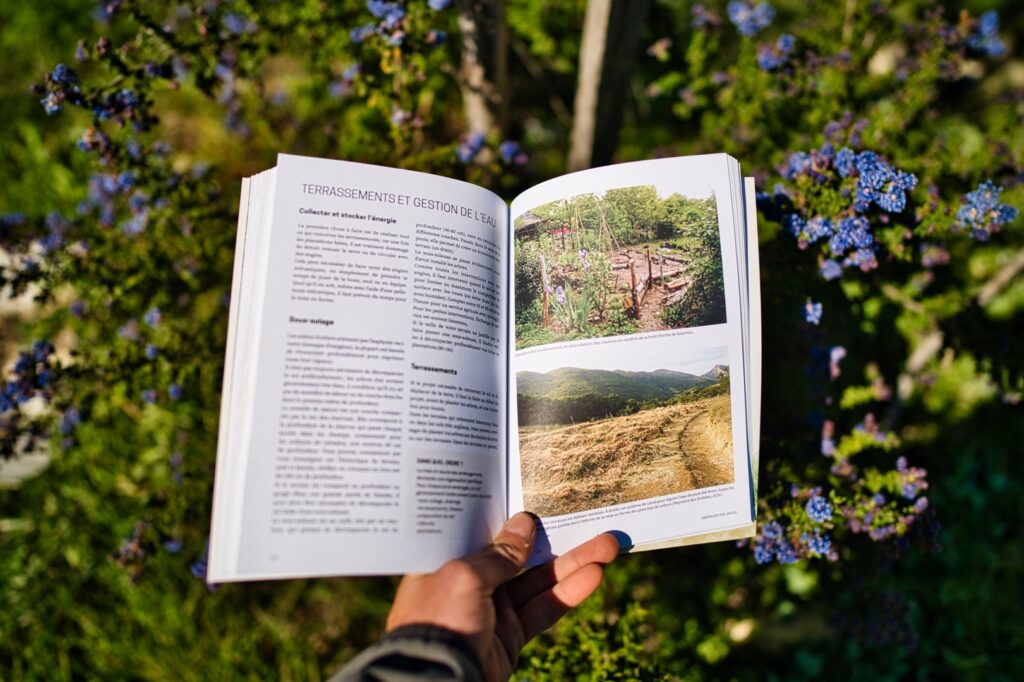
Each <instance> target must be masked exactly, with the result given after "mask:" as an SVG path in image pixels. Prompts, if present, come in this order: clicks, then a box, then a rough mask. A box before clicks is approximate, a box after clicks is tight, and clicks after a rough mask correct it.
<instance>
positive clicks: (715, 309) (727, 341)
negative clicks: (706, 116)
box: [509, 155, 753, 563]
mask: <svg viewBox="0 0 1024 682" xmlns="http://www.w3.org/2000/svg"><path fill="white" fill-rule="evenodd" d="M511 216H512V226H513V229H514V246H513V249H514V253H513V261H514V268H515V269H514V282H513V288H514V301H513V303H512V310H513V313H512V316H513V319H514V322H515V328H514V337H515V348H516V350H515V353H514V356H513V357H512V358H511V359H510V363H511V366H512V370H511V371H510V383H511V386H510V391H512V392H514V395H515V396H516V405H514V406H510V407H511V410H510V434H512V437H511V438H510V450H511V452H510V464H509V470H510V476H509V505H510V511H513V512H514V511H517V510H519V509H527V510H530V511H533V512H534V513H537V514H538V515H539V516H540V517H541V519H542V524H543V527H544V529H545V533H544V537H543V538H542V541H541V542H539V543H538V548H537V552H536V555H535V557H534V558H533V563H538V562H540V561H543V560H545V559H547V558H549V557H550V556H552V555H558V554H561V553H564V552H565V551H567V550H568V549H570V548H572V547H573V546H575V545H576V544H579V543H580V542H582V541H584V540H586V539H588V538H590V537H592V536H593V535H595V534H597V533H600V532H607V531H612V532H615V533H616V534H617V535H618V536H619V538H620V542H621V543H622V544H623V545H624V546H637V545H644V544H650V543H657V542H660V541H664V540H668V539H670V538H678V537H682V536H695V535H701V534H709V533H716V532H720V531H728V530H730V529H737V528H741V527H744V526H748V525H749V524H750V522H751V521H752V520H753V505H752V487H751V473H750V449H751V448H750V442H749V439H748V432H749V429H750V425H751V419H750V416H751V415H750V413H749V401H748V392H749V386H748V379H747V377H748V367H747V364H748V357H747V356H748V352H747V348H748V346H749V342H747V341H745V338H746V335H747V333H748V332H747V330H748V329H749V324H750V320H749V319H747V311H746V310H745V308H746V306H747V305H748V300H747V297H748V292H747V291H746V290H747V287H748V279H747V254H746V247H745V241H746V233H745V230H746V225H745V215H744V203H743V193H742V179H741V177H740V175H739V168H738V164H736V162H735V160H733V159H731V158H730V157H727V156H725V155H710V156H703V157H687V158H677V159H659V160H653V161H643V162H636V163H630V164H621V165H617V166H611V167H606V168H598V169H592V170H588V171H582V172H579V173H574V174H572V175H568V176H565V177H562V178H558V179H556V180H552V181H549V182H546V183H543V184H542V185H538V186H537V187H534V188H532V189H530V190H528V191H527V192H525V193H524V194H522V195H520V196H519V197H517V198H516V200H515V201H514V202H513V204H512V210H511Z"/></svg>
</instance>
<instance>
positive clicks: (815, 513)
mask: <svg viewBox="0 0 1024 682" xmlns="http://www.w3.org/2000/svg"><path fill="white" fill-rule="evenodd" d="M804 511H806V512H807V516H808V517H809V518H810V519H811V521H814V522H815V523H825V522H826V521H829V520H831V519H832V505H831V504H829V501H828V500H826V499H825V498H824V497H822V496H821V495H815V496H814V497H812V498H811V499H809V500H807V505H806V506H805V507H804Z"/></svg>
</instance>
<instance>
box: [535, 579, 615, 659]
mask: <svg viewBox="0 0 1024 682" xmlns="http://www.w3.org/2000/svg"><path fill="white" fill-rule="evenodd" d="M602 578H604V568H603V567H602V566H601V565H600V564H587V565H586V566H583V567H581V568H580V569H579V570H578V571H576V572H575V573H573V574H572V575H570V576H568V577H566V578H565V579H564V580H561V581H559V582H558V583H556V584H555V585H554V587H552V588H551V589H550V590H545V591H544V592H541V593H540V594H538V595H537V596H535V597H534V598H533V599H531V600H530V601H528V602H526V604H524V605H523V607H522V608H521V609H519V621H520V622H521V623H522V625H523V634H524V635H525V636H526V641H527V642H529V641H530V640H531V639H533V638H534V637H536V636H537V635H539V634H540V633H541V632H543V631H544V630H547V629H548V628H549V627H551V626H552V625H554V624H555V623H556V622H558V619H559V618H561V617H562V616H564V615H565V614H566V613H568V612H569V610H570V609H572V608H573V607H575V606H577V605H579V604H580V603H581V602H582V601H583V600H584V599H586V598H587V597H589V596H590V595H592V594H593V593H594V590H596V589H597V587H598V586H599V585H600V584H601V580H602Z"/></svg>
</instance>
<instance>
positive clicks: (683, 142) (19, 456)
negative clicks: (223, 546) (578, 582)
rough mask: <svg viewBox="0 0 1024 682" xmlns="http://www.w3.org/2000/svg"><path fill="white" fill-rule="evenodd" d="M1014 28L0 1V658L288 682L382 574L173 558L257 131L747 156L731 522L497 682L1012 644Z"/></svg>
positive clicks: (195, 463) (834, 665)
mask: <svg viewBox="0 0 1024 682" xmlns="http://www.w3.org/2000/svg"><path fill="white" fill-rule="evenodd" d="M1022 38H1024V6H1022V5H1021V4H1020V3H1015V2H1012V1H1010V0H1006V1H1003V2H1000V1H998V0H996V1H992V2H982V1H980V0H979V1H974V0H965V1H964V2H960V3H957V2H941V3H935V2H930V1H923V0H888V1H887V0H878V1H874V2H871V1H868V0H843V1H842V2H797V1H795V0H792V1H791V0H774V1H772V2H770V3H745V2H731V3H725V2H705V3H703V4H698V3H692V2H683V1H676V0H636V1H633V2H626V1H625V0H617V1H615V0H604V1H591V2H589V3H588V2H584V1H582V0H557V1H554V2H540V1H539V0H522V1H513V0H493V1H490V0H479V1H476V2H469V1H466V2H452V1H450V0H423V1H418V0H409V1H408V2H377V1H371V2H362V1H358V2H357V1H355V0H343V1H338V2H326V1H323V2H321V1H315V0H297V1H296V2H288V3H283V2H277V1H274V0H262V1H260V0H236V1H220V0H207V1H205V2H202V1H196V0H189V1H186V2H156V1H152V2H150V1H146V0H111V1H110V2H105V3H104V2H97V1H96V0H53V1H52V2H36V3H28V2H4V3H3V4H2V5H0V43H2V49H3V56H4V58H3V60H2V63H0V74H2V78H0V111H2V114H3V118H2V122H0V159H2V161H0V249H2V250H0V288H2V292H3V300H2V302H0V355H2V371H3V373H4V376H3V379H4V382H3V386H4V389H3V392H2V394H0V679H10V680H34V679H48V680H50V679H185V680H190V679H235V678H278V679H286V680H312V679H320V678H324V677H327V676H329V675H330V674H331V673H332V672H333V671H334V670H335V669H336V668H337V667H338V665H340V664H341V663H342V662H344V661H345V660H347V659H349V658H351V657H352V656H353V655H354V654H355V653H356V652H357V651H359V650H360V649H361V648H362V647H364V646H366V645H367V644H369V643H370V642H371V641H373V639H375V638H376V637H377V636H378V635H379V634H380V633H381V628H382V625H383V622H384V617H385V615H386V612H387V608H388V606H389V603H390V597H391V595H392V592H393V588H394V585H395V580H394V579H391V578H372V579H370V578H367V579H330V580H304V581H285V582H279V583H265V584H247V585H227V586H220V587H215V586H210V585H207V583H206V582H205V580H204V577H205V553H206V543H207V533H208V528H209V511H210V494H211V490H212V478H213V460H214V452H215V448H216V430H217V420H218V410H219V401H220V380H221V372H222V369H223V349H224V338H225V333H226V311H227V308H226V305H227V301H228V297H229V296H230V278H231V265H232V259H233V247H234V232H235V222H236V218H237V197H238V191H239V183H240V180H241V178H242V177H243V176H246V175H249V174H252V173H255V172H258V171H261V170H264V169H266V168H269V167H271V166H273V165H274V163H275V156H276V154H277V153H278V152H291V153H296V154H308V155H316V156H326V157H333V158H342V159H349V160H355V161H365V162H370V163H378V164H384V165H391V166H397V167H403V168H411V169H416V170H423V171H427V172H432V173H438V174H444V175H448V176H451V177H457V178H462V179H466V180H469V181H471V182H475V183H477V184H480V185H483V186H486V187H488V188H490V189H492V190H493V191H495V192H498V193H500V194H502V195H503V196H505V197H506V198H509V199H510V198H511V197H513V196H514V195H515V194H516V193H517V192H519V191H521V190H522V189H525V188H526V187H529V186H531V185H532V184H534V183H536V182H538V181H541V180H544V179H547V178H550V177H553V176H555V175H559V174H562V173H564V172H567V171H570V170H576V169H580V168H586V167H589V166H595V165H603V164H607V163H612V162H620V161H630V160H636V159H645V158H653V157H657V156H672V155H682V154H698V153H711V152H728V153H730V154H733V155H734V156H736V157H737V158H738V159H739V160H740V161H741V163H742V165H743V170H744V172H745V173H746V174H748V175H754V176H755V177H756V178H757V180H758V189H759V191H760V192H761V194H760V195H759V204H758V208H759V211H760V214H759V220H760V232H761V236H760V239H761V244H760V249H761V252H760V258H761V264H762V281H761V286H762V295H763V299H764V308H763V317H764V325H765V327H764V330H763V335H764V340H765V355H764V365H765V366H764V378H763V382H764V406H763V417H762V434H761V442H762V448H761V458H762V463H761V472H760V479H759V492H760V514H761V517H762V526H761V531H760V532H759V535H758V537H757V538H755V539H754V540H752V541H751V542H748V543H745V544H744V545H742V546H736V545H734V544H731V543H720V544H716V545H711V546H699V547H690V548H684V549H674V550H667V551H660V552H655V553H650V554H640V555H634V556H627V557H622V558H621V559H620V560H619V561H618V562H617V563H616V564H615V565H614V566H613V567H611V568H610V569H609V570H608V573H607V579H606V583H605V585H604V586H603V587H602V589H601V591H600V592H599V593H598V594H597V595H596V596H595V597H593V598H592V599H591V600H589V601H588V602H587V603H586V604H585V605H584V606H582V607H581V608H580V609H578V610H577V611H576V612H574V613H573V614H572V615H570V616H569V617H567V618H566V619H564V620H563V621H562V622H561V623H560V624H559V625H558V626H557V627H556V628H554V629H553V630H552V631H550V632H549V633H546V634H545V635H543V636H542V637H540V638H539V639H538V640H537V641H536V642H534V643H533V644H531V645H530V646H529V647H528V648H527V650H526V651H525V652H524V654H523V657H522V659H521V662H520V666H519V668H518V670H517V673H516V676H517V678H518V679H531V680H532V679H551V680H565V679H579V680H590V679H594V680H601V679H683V680H717V679H758V680H761V679H787V680H788V679H797V680H799V679H820V678H822V677H828V678H832V679H849V680H860V679H871V680H876V679H957V680H960V679H967V680H1011V679H1019V678H1020V677H1021V675H1022V673H1024V653H1022V652H1024V618H1022V616H1021V614H1020V611H1019V607H1018V604H1019V603H1020V601H1021V599H1022V598H1024V595H1022V593H1021V586H1022V584H1024V575H1022V567H1024V541H1022V538H1021V534H1020V532H1019V525H1020V523H1021V522H1022V521H1024V497H1022V496H1021V494H1020V485H1021V483H1022V480H1024V478H1022V470H1021V457H1020V454H1021V448H1020V443H1021V442H1024V419H1022V415H1021V409H1022V408H1021V406H1020V400H1021V395H1022V392H1024V374H1022V371H1024V352H1022V351H1024V347H1022V342H1021V334H1020V332H1021V329H1022V324H1021V321H1022V319H1024V318H1022V309H1024V277H1022V274H1021V272H1022V270H1024V237H1022V230H1024V221H1022V219H1021V217H1020V212H1019V211H1020V209H1021V208H1024V126H1022V120H1024V61H1022ZM518 265H519V264H518V263H517V267H518ZM826 508H827V513H825V511H826Z"/></svg>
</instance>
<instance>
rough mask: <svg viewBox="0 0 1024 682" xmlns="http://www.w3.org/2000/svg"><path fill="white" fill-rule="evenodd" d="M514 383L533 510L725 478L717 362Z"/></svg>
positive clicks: (727, 440)
mask: <svg viewBox="0 0 1024 682" xmlns="http://www.w3.org/2000/svg"><path fill="white" fill-rule="evenodd" d="M720 351H721V352H720V355H721V357H722V359H724V358H725V356H726V352H725V351H726V348H724V347H723V348H721V349H720ZM516 382H517V395H516V399H517V402H518V410H519V412H518V414H519V457H520V462H521V464H520V467H521V472H522V481H523V502H524V504H525V507H526V509H530V510H532V511H534V512H535V513H537V514H539V515H541V516H544V517H548V516H559V515H561V514H572V513H575V512H581V511H587V510H590V509H598V508H601V507H610V506H612V505H615V504H623V503H626V502H635V501H637V500H646V499H650V498H654V497H662V496H664V495H672V494H675V493H681V492H686V491H688V490H696V489H698V488H707V487H710V486H715V485H722V484H726V483H732V482H733V480H734V475H733V452H732V419H731V408H730V403H729V369H728V367H726V366H725V365H721V364H715V365H712V366H709V367H708V368H707V370H706V371H705V372H702V373H701V374H697V375H694V374H690V373H687V372H682V371H676V370H672V369H660V368H659V369H651V370H648V371H624V370H609V369H583V368H579V367H561V368H558V369H555V370H552V371H550V372H545V373H538V372H517V373H516Z"/></svg>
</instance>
